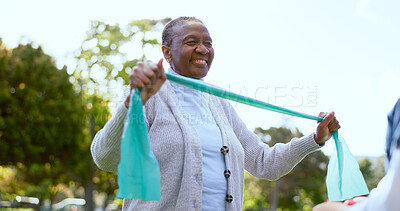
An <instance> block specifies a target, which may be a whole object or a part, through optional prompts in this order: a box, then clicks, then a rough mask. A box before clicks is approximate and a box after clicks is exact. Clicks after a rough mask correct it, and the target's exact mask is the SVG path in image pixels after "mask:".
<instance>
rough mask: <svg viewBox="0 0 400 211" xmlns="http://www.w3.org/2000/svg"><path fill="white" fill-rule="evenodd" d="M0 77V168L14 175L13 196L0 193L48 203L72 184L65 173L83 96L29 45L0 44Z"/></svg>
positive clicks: (78, 136) (78, 132) (79, 134)
mask: <svg viewBox="0 0 400 211" xmlns="http://www.w3.org/2000/svg"><path fill="white" fill-rule="evenodd" d="M0 76H1V77H0V113H1V118H0V142H1V144H0V151H1V154H0V165H11V167H12V169H13V170H12V172H14V174H16V175H18V180H14V181H11V182H15V183H16V184H12V183H9V184H8V185H9V186H8V188H10V187H13V186H14V187H15V188H12V189H11V191H12V192H9V191H3V190H1V191H0V192H1V194H2V195H3V194H5V195H6V196H7V194H10V193H21V189H22V190H23V192H22V193H23V194H30V195H31V196H38V197H40V198H50V197H51V196H52V195H54V194H55V193H56V191H52V190H54V189H53V187H54V186H56V185H57V184H59V183H66V182H68V181H70V180H71V178H70V177H69V176H68V175H67V174H66V172H67V171H68V170H69V169H71V168H73V166H74V162H73V159H71V157H72V155H74V154H75V152H76V149H77V148H78V146H79V144H80V142H81V140H82V139H83V137H84V134H83V133H82V128H83V127H84V121H82V117H83V115H84V107H83V106H82V96H81V94H79V93H76V92H75V91H74V90H73V89H72V84H71V83H70V82H69V75H68V74H67V72H66V68H65V67H64V68H63V69H61V70H59V69H57V68H56V66H55V63H54V60H53V59H52V58H51V57H50V56H47V55H45V54H44V53H43V51H42V49H41V48H37V49H36V48H33V47H32V45H31V44H28V45H19V46H18V47H17V48H15V49H7V48H6V47H5V46H3V45H2V44H1V41H0ZM35 187H38V188H35Z"/></svg>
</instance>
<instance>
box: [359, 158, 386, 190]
mask: <svg viewBox="0 0 400 211" xmlns="http://www.w3.org/2000/svg"><path fill="white" fill-rule="evenodd" d="M358 164H359V166H360V170H361V172H362V174H363V176H364V179H365V182H366V183H367V186H368V189H369V190H372V189H373V188H376V186H377V185H378V183H379V181H380V180H381V179H382V177H383V176H385V165H384V157H379V158H377V160H376V162H375V164H373V163H372V161H371V160H370V159H368V158H366V157H365V158H363V159H362V160H360V161H359V162H358Z"/></svg>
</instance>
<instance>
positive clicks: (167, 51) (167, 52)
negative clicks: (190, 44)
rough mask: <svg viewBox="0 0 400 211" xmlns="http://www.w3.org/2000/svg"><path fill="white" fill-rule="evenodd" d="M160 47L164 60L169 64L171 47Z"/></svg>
mask: <svg viewBox="0 0 400 211" xmlns="http://www.w3.org/2000/svg"><path fill="white" fill-rule="evenodd" d="M161 49H162V52H163V54H164V58H165V60H167V62H168V63H170V64H171V61H172V55H171V48H169V47H168V46H165V45H163V46H162V47H161Z"/></svg>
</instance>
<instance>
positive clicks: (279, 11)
mask: <svg viewBox="0 0 400 211" xmlns="http://www.w3.org/2000/svg"><path fill="white" fill-rule="evenodd" d="M398 11H400V2H399V1H396V0H385V1H383V0H379V1H378V0H336V1H317V0H302V1H288V0H283V1H277V0H248V1H236V0H230V1H226V0H218V1H215V0H203V1H178V0H169V1H165V0H163V1H161V0H142V1H134V0H130V1H128V0H114V1H105V0H96V1H93V0H85V1H78V0H69V1H60V0H36V1H30V0H13V1H10V0H0V38H2V40H3V42H4V44H5V45H6V46H7V47H9V48H13V47H16V46H17V45H18V43H27V42H31V41H33V42H34V43H35V44H36V45H40V46H42V47H43V49H44V51H45V52H46V53H47V54H49V55H51V56H53V57H55V58H56V62H57V65H58V66H63V65H67V66H68V70H69V71H72V70H73V69H72V68H73V67H74V64H75V63H74V60H73V59H72V58H73V52H74V51H76V50H77V49H78V48H79V47H80V46H81V44H82V42H83V40H84V39H85V36H86V31H87V30H88V29H89V28H90V21H91V20H102V21H105V22H106V23H109V24H116V23H118V24H120V25H125V24H127V23H129V22H130V21H132V20H139V19H162V18H165V17H171V18H176V17H179V16H195V17H197V18H199V19H200V20H202V21H203V22H204V24H205V25H206V26H207V28H208V30H209V32H210V34H211V37H212V39H213V46H214V49H215V58H214V61H213V64H212V67H211V70H210V72H209V74H208V75H207V76H206V78H205V81H206V82H209V83H212V84H215V85H218V86H220V87H223V88H226V89H228V90H230V91H232V92H235V93H239V94H242V95H245V96H248V97H253V98H256V99H259V100H262V101H266V102H269V103H272V104H275V105H279V106H283V107H286V108H289V109H292V110H296V111H300V112H303V113H308V114H312V115H318V114H319V112H320V111H328V112H330V111H335V113H336V117H337V119H338V120H339V121H340V124H341V126H342V128H341V129H340V130H339V133H340V134H341V135H342V136H343V137H344V139H345V140H346V142H347V145H348V146H349V148H350V150H351V151H352V153H353V154H354V155H355V156H382V155H384V141H385V135H386V125H387V114H388V112H389V111H390V109H391V108H392V107H393V106H394V104H395V103H396V101H397V100H398V99H399V97H400V83H399V79H400V59H399V58H400V42H399V37H400V27H399V22H400V13H399V12H398ZM161 56H162V55H161V51H159V52H158V53H157V52H156V53H154V55H151V56H149V58H150V59H151V60H153V61H158V59H160V58H161ZM164 65H165V64H164ZM232 105H233V106H234V108H235V109H236V111H237V112H238V114H239V115H240V116H241V118H242V119H243V121H244V122H245V123H246V125H247V126H248V128H249V129H251V130H252V129H254V128H255V127H263V128H269V127H271V126H274V127H279V126H282V125H285V126H287V127H290V128H292V129H294V128H296V127H297V128H299V129H300V131H301V132H303V133H304V134H309V133H312V132H314V131H315V129H316V122H315V121H313V120H306V119H301V118H298V117H290V116H284V115H282V114H276V113H273V112H271V111H266V110H261V109H258V108H252V107H249V106H245V105H240V104H238V103H234V102H233V103H232ZM333 149H334V141H333V140H330V141H328V143H327V144H326V146H325V147H323V149H322V150H323V152H324V153H325V154H327V155H330V154H332V152H333Z"/></svg>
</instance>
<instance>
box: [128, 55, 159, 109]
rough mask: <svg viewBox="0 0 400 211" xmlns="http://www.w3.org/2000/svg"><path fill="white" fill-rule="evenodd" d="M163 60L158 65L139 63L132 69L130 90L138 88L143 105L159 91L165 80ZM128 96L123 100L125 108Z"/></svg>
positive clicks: (149, 62) (148, 62)
mask: <svg viewBox="0 0 400 211" xmlns="http://www.w3.org/2000/svg"><path fill="white" fill-rule="evenodd" d="M162 62H163V59H160V61H159V62H158V64H155V63H153V62H151V61H146V62H139V63H137V65H136V66H135V67H134V68H133V72H132V74H131V75H130V76H129V83H130V87H131V90H132V89H133V88H138V89H139V90H140V94H141V97H142V103H143V105H144V104H145V103H146V102H147V100H148V99H149V98H150V97H151V96H153V95H154V94H155V93H157V91H158V90H160V88H161V86H162V85H163V83H164V82H165V80H166V79H167V76H166V75H165V73H164V68H163V66H162ZM129 102H130V94H129V95H128V97H127V98H126V100H125V106H126V107H127V108H129Z"/></svg>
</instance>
